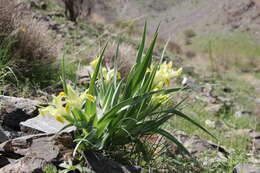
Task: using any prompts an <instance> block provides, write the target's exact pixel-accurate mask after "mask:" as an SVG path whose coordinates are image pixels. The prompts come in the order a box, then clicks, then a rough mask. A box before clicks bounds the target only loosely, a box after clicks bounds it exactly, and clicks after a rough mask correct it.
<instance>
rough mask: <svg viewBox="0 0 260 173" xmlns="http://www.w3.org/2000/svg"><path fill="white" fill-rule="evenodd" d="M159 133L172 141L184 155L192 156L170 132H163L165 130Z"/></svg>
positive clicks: (159, 130) (160, 130) (158, 131)
mask: <svg viewBox="0 0 260 173" xmlns="http://www.w3.org/2000/svg"><path fill="white" fill-rule="evenodd" d="M157 133H159V134H160V135H162V136H164V137H166V138H167V139H169V140H171V141H172V142H173V143H175V144H176V145H177V147H179V148H180V149H181V150H182V151H183V152H184V153H186V154H187V155H189V156H191V154H190V152H189V151H188V150H187V149H186V148H185V147H184V146H183V145H182V143H180V142H179V141H178V139H176V138H175V137H174V136H172V135H171V134H170V133H169V132H167V131H165V130H163V129H158V130H157Z"/></svg>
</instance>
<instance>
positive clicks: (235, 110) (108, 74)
mask: <svg viewBox="0 0 260 173" xmlns="http://www.w3.org/2000/svg"><path fill="white" fill-rule="evenodd" d="M30 1H34V0H30ZM13 2H15V1H6V0H0V93H1V94H4V95H14V96H22V97H36V98H37V99H38V98H39V97H38V95H37V93H38V92H39V93H41V94H42V93H43V94H44V96H45V97H46V98H44V99H43V100H44V101H46V100H47V99H48V98H49V97H50V94H54V95H58V96H53V100H52V102H50V103H49V106H48V107H47V108H41V109H39V111H40V113H41V114H46V113H49V114H51V115H53V116H54V117H55V118H56V120H58V121H60V122H62V123H67V124H69V126H75V127H76V131H75V133H74V141H73V142H75V145H73V146H74V147H75V148H74V153H72V154H71V155H72V156H71V158H69V159H68V160H65V161H64V162H62V163H61V162H60V163H56V162H53V163H50V164H47V165H46V166H45V167H44V168H43V171H45V172H46V173H58V172H93V170H91V169H89V167H88V163H87V162H88V161H87V159H86V156H87V155H88V154H90V155H91V154H94V155H95V156H96V157H97V158H99V159H103V158H106V159H111V160H114V161H117V162H118V163H120V164H123V165H129V166H131V165H138V166H141V167H142V168H143V169H144V170H145V171H153V172H176V173H179V172H184V173H189V172H198V173H201V172H202V173H213V172H214V173H215V172H216V173H222V172H223V173H232V172H233V171H234V167H235V166H236V165H237V164H239V163H251V162H252V163H257V162H259V154H258V155H257V151H256V149H255V148H254V146H253V144H252V142H253V140H252V137H250V135H249V132H250V131H254V132H255V131H256V132H259V131H260V128H259V127H260V126H259V125H260V124H259V120H260V118H259V116H260V112H259V102H260V101H259V98H260V95H259V93H260V92H259V91H260V87H259V85H260V72H259V69H260V58H259V57H260V51H259V50H260V49H259V47H260V41H259V39H258V38H257V37H255V35H254V33H253V32H249V31H243V32H242V31H232V32H231V31H227V32H223V33H220V32H219V33H218V32H214V34H204V33H201V31H200V30H199V27H198V28H197V27H196V32H195V31H194V30H193V29H187V30H184V31H181V32H180V33H181V34H182V35H184V37H185V38H184V45H181V44H180V42H182V43H183V40H180V42H179V40H178V39H176V40H174V42H171V41H170V42H169V44H168V48H167V49H166V48H165V47H164V44H165V40H164V39H163V38H159V39H158V40H157V41H158V42H159V46H158V47H157V48H156V47H155V40H156V37H157V34H158V33H157V32H156V34H155V38H152V37H150V36H149V35H148V40H151V45H150V46H149V47H146V46H145V44H144V41H145V40H146V39H145V37H146V35H145V33H146V31H145V32H144V35H143V40H141V44H140V45H139V44H138V42H137V40H139V37H140V35H139V34H140V31H139V26H138V22H139V21H137V22H136V23H135V21H136V20H126V19H122V20H118V21H117V22H116V23H114V24H104V23H103V19H102V20H101V21H96V19H94V21H93V19H91V16H89V20H88V21H84V20H82V18H80V17H79V16H80V14H79V13H80V12H79V11H80V10H82V9H77V10H78V11H77V12H73V10H74V9H73V10H72V11H71V9H70V12H68V10H69V9H68V8H71V7H72V6H71V7H68V6H67V12H66V13H67V17H68V18H70V20H72V21H76V24H74V23H71V21H68V19H67V18H66V15H64V14H63V12H64V9H62V8H61V7H60V6H59V5H57V4H56V2H55V1H50V0H46V1H44V3H46V4H44V5H45V6H46V8H44V9H40V8H38V7H37V8H35V9H33V10H34V11H36V12H37V13H40V14H42V15H43V16H48V17H47V18H44V17H39V16H41V15H38V16H37V15H36V17H35V16H34V15H35V14H34V13H32V12H31V9H27V7H26V6H24V5H19V6H16V5H15V4H14V3H13ZM24 2H26V3H27V1H26V0H25V1H24ZM68 2H69V1H68ZM71 2H72V1H71ZM81 2H82V1H81ZM198 2H199V1H192V3H194V4H195V3H196V4H195V5H198V4H199V3H198ZM79 3H80V1H79ZM108 3H109V2H108ZM141 3H142V6H146V3H147V2H145V1H142V2H141ZM179 3H183V1H179V0H174V1H169V0H167V1H165V4H168V5H170V4H171V5H174V6H175V5H178V4H179ZM185 3H186V1H185ZM148 4H149V3H148ZM99 5H100V4H99ZM109 5H110V6H106V4H105V3H104V4H101V6H102V7H104V8H105V7H107V8H111V9H114V8H113V6H114V4H113V2H111V4H109ZM153 5H154V4H153ZM155 6H156V4H155ZM163 7H164V6H163V5H162V6H159V7H158V9H155V10H157V11H160V10H161V9H163V10H165V11H167V10H166V9H165V8H163ZM72 8H73V7H72ZM78 8H79V7H78ZM125 8H126V7H125ZM149 8H155V7H154V6H151V7H150V6H149ZM122 10H124V8H122ZM145 10H147V9H145ZM53 11H55V13H52V12H53ZM91 12H93V13H94V16H95V15H96V14H95V11H93V10H92V11H91ZM72 13H75V14H72ZM38 17H39V18H40V19H39V18H38ZM41 18H42V19H43V20H42V19H41ZM44 20H47V22H46V21H44ZM170 20H171V19H170V18H169V19H168V18H167V20H166V22H167V23H168V22H169V23H170ZM174 20H175V19H174ZM48 22H50V24H49V25H48ZM177 22H178V21H177ZM53 26H55V27H53ZM52 27H53V28H52ZM186 28H193V27H186ZM148 33H149V32H148ZM205 33H206V32H205ZM56 35H59V40H56V39H55V38H56ZM107 40H109V44H108V45H107V46H106V49H103V52H102V53H101V55H100V56H99V52H101V51H100V50H101V48H102V47H105V42H106V41H107ZM175 41H176V42H175ZM118 43H120V44H119V45H120V48H118V45H117V44H118ZM58 45H62V46H61V48H59V49H58ZM136 50H139V51H138V52H137V60H136V59H134V57H136ZM59 54H61V55H63V57H62V58H60V55H59ZM161 54H162V56H161ZM185 56H186V57H185ZM94 57H96V59H94ZM61 59H63V61H62V68H60V67H59V64H60V62H59V61H61ZM91 60H94V61H92V63H91V64H92V69H94V71H93V72H89V73H88V74H87V75H86V74H85V77H86V78H87V77H88V78H89V79H87V80H88V82H90V83H88V82H87V83H84V84H83V83H80V82H79V81H78V79H79V76H78V71H79V69H81V68H86V67H85V66H88V67H89V62H90V61H91ZM172 64H173V65H174V66H173V67H172ZM178 67H184V68H183V72H184V75H183V76H184V79H182V78H178V79H176V80H174V81H173V82H170V79H172V77H173V76H177V74H179V73H180V71H181V70H179V71H173V69H177V68H178ZM159 73H160V75H158V74H159ZM164 75H165V76H168V77H165V76H164ZM169 76H171V77H169ZM164 77H165V78H164ZM61 79H62V81H61ZM190 79H191V80H190ZM185 80H186V81H185ZM184 81H185V82H184ZM155 83H156V84H155ZM62 85H63V89H62ZM169 86H174V87H175V88H173V89H168V87H169ZM184 86H185V89H187V88H191V90H190V89H189V90H185V91H184ZM186 87H187V88H186ZM9 88H11V90H15V91H14V92H9V91H7V90H8V89H9ZM61 90H63V92H61ZM45 92H46V93H45ZM179 103H181V104H179ZM1 104H2V103H0V107H1ZM186 115H189V116H186ZM0 119H1V117H0ZM187 120H188V121H187ZM197 122H198V123H197ZM191 123H192V124H193V125H194V124H195V126H192V125H191ZM198 127H200V128H198ZM164 129H166V130H167V131H166V130H164ZM206 129H208V131H209V132H211V134H214V136H216V138H217V139H218V140H216V139H215V138H214V137H212V136H210V135H209V134H207V133H205V131H206ZM0 130H1V127H0ZM173 130H174V132H173ZM175 130H177V131H179V130H181V131H184V132H185V135H187V136H186V138H192V137H191V136H196V138H199V139H202V140H205V141H213V142H214V144H216V145H219V146H217V147H216V148H215V150H214V151H217V152H210V151H208V150H207V149H205V151H204V152H200V151H196V150H195V151H194V150H192V149H191V148H192V147H193V145H196V144H194V143H193V142H194V141H189V142H186V141H185V142H182V140H183V139H182V138H185V137H180V136H178V137H177V135H176V136H174V135H175ZM0 132H1V131H0ZM185 135H184V136H185ZM168 140H170V141H172V142H175V145H172V143H170V144H169V142H168ZM176 146H177V147H176ZM200 147H204V146H202V145H200ZM218 147H224V150H225V152H218V150H219V148H218ZM176 148H177V149H176ZM213 148H214V147H213ZM171 149H172V150H173V151H171ZM179 149H180V150H181V152H179ZM188 150H189V151H191V155H192V157H189V154H188ZM196 152H197V153H196ZM194 153H195V154H194ZM223 153H225V154H224V155H223V156H222V154H223ZM185 154H187V155H185ZM197 154H198V155H197ZM220 155H221V156H220ZM68 157H69V156H68ZM70 159H72V160H70Z"/></svg>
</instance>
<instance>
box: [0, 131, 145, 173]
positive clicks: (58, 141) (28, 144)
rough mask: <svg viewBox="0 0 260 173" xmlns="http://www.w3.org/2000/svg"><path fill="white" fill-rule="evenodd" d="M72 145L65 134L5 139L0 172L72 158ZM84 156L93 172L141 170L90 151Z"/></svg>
mask: <svg viewBox="0 0 260 173" xmlns="http://www.w3.org/2000/svg"><path fill="white" fill-rule="evenodd" d="M74 147H75V145H74V143H73V138H72V136H71V135H70V134H68V133H62V134H60V135H59V136H56V137H55V136H54V134H38V135H29V136H24V137H20V138H17V139H12V140H8V141H6V142H4V143H2V144H1V145H0V153H1V155H0V172H1V173H2V172H3V173H18V172H19V173H32V172H42V168H43V167H44V165H46V164H47V163H53V164H55V163H56V164H57V163H61V162H64V161H66V162H67V161H69V160H71V161H73V157H72V152H73V149H74ZM10 153H12V156H11V155H10ZM2 155H3V157H2ZM85 156H86V158H87V163H86V164H87V167H88V168H91V169H92V170H94V171H95V172H97V173H111V172H113V173H140V172H141V171H142V169H141V167H138V166H130V167H126V166H124V165H121V164H119V163H117V162H115V161H112V160H109V159H107V158H105V157H103V156H100V154H96V153H95V152H93V151H86V152H85ZM11 157H12V158H13V159H14V158H16V159H15V161H11V160H10V158H11Z"/></svg>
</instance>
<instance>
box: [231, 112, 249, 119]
mask: <svg viewBox="0 0 260 173" xmlns="http://www.w3.org/2000/svg"><path fill="white" fill-rule="evenodd" d="M251 114H252V112H250V111H237V112H235V116H236V117H238V118H239V117H244V116H250V115H251Z"/></svg>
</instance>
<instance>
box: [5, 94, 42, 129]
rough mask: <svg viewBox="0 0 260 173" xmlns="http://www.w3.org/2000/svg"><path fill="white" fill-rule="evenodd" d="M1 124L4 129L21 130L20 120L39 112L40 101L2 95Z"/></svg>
mask: <svg viewBox="0 0 260 173" xmlns="http://www.w3.org/2000/svg"><path fill="white" fill-rule="evenodd" d="M0 103H1V106H0V125H1V126H2V127H3V128H4V129H11V130H14V131H19V130H20V125H19V124H20V122H22V121H25V120H27V119H30V118H33V117H34V116H36V115H37V114H38V110H37V105H38V104H39V102H37V101H34V100H30V99H24V98H16V97H9V96H0Z"/></svg>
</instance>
